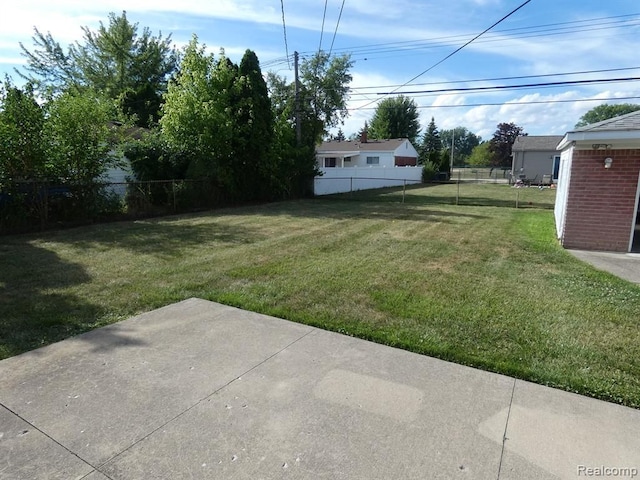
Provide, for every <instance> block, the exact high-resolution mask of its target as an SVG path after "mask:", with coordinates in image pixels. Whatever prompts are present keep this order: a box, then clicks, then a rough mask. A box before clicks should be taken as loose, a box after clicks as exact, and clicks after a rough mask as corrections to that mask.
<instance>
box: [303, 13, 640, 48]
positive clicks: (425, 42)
mask: <svg viewBox="0 0 640 480" xmlns="http://www.w3.org/2000/svg"><path fill="white" fill-rule="evenodd" d="M638 15H640V14H638V13H634V14H627V15H617V16H612V17H599V18H593V19H586V20H577V21H571V22H562V23H550V24H543V25H533V26H529V27H518V28H510V29H504V30H495V31H494V32H492V34H493V35H495V36H498V35H500V34H504V33H510V32H523V35H527V36H523V37H522V38H530V36H531V35H530V34H531V33H539V32H543V33H547V34H548V33H549V32H553V31H566V30H568V29H569V28H573V30H572V31H571V32H567V33H574V32H576V31H578V32H580V31H583V32H584V31H592V30H597V29H600V28H595V29H585V28H584V27H594V26H595V27H600V26H602V25H609V26H610V27H607V28H613V27H615V26H619V25H620V24H625V23H628V20H629V18H630V17H637V16H638ZM614 19H621V20H616V21H614V22H601V21H602V20H614ZM633 20H636V21H637V20H638V18H634V19H633ZM594 22H600V23H594ZM578 24H580V25H578ZM566 25H575V26H574V27H565V26H566ZM628 26H637V24H634V23H632V24H630V25H628ZM548 27H556V28H548ZM558 27H562V28H558ZM470 35H476V34H474V33H468V34H459V35H450V36H446V37H435V38H430V39H421V40H406V41H399V42H388V43H374V44H367V45H360V46H355V47H345V48H341V49H337V50H338V51H347V52H349V53H351V54H353V55H364V54H367V53H369V54H371V53H381V52H392V51H394V52H397V51H398V50H406V49H415V48H421V47H426V46H429V45H430V44H436V46H439V47H444V46H451V45H455V43H457V42H458V41H461V40H464V39H465V38H468V37H469V36H470ZM480 35H481V34H480ZM499 40H503V39H502V38H500V39H499ZM483 41H496V39H493V38H492V39H490V40H483ZM308 53H309V52H302V54H308Z"/></svg>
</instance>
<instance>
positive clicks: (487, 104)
mask: <svg viewBox="0 0 640 480" xmlns="http://www.w3.org/2000/svg"><path fill="white" fill-rule="evenodd" d="M637 99H640V96H625V97H610V98H576V99H573V100H527V101H523V102H511V101H507V102H498V103H490V102H481V103H465V104H457V105H416V108H420V109H426V108H471V107H508V106H510V105H540V104H553V103H574V102H608V101H613V100H637ZM376 108H377V107H355V108H347V110H348V111H354V110H375V109H376ZM398 108H400V107H398Z"/></svg>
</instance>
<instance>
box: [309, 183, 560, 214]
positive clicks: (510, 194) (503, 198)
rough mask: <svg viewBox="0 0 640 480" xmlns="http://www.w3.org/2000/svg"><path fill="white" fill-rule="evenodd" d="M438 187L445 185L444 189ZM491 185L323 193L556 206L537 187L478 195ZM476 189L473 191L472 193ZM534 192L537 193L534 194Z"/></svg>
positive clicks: (379, 199) (360, 198) (409, 201)
mask: <svg viewBox="0 0 640 480" xmlns="http://www.w3.org/2000/svg"><path fill="white" fill-rule="evenodd" d="M439 187H446V190H444V191H443V190H442V188H439ZM491 187H492V185H472V186H471V187H469V186H468V185H463V186H462V188H461V189H460V192H459V194H457V193H456V191H455V189H456V186H455V185H454V184H449V185H443V184H420V185H410V186H407V187H406V188H403V187H386V188H379V189H373V190H358V191H354V192H349V193H339V194H334V195H323V196H321V197H316V198H322V199H326V200H344V201H357V202H375V203H389V204H404V205H416V206H423V207H424V206H429V205H448V206H473V207H499V208H516V206H517V207H518V208H540V209H553V207H554V201H553V200H550V199H540V198H535V197H536V196H535V193H537V192H538V189H523V190H520V191H516V190H515V189H504V188H500V190H492V192H495V193H496V194H495V196H490V195H478V192H484V191H485V190H483V189H486V188H489V189H490V188H491ZM471 192H473V193H471ZM532 194H534V195H532Z"/></svg>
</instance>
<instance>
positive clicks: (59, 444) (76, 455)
mask: <svg viewBox="0 0 640 480" xmlns="http://www.w3.org/2000/svg"><path fill="white" fill-rule="evenodd" d="M0 407H2V408H4V409H6V410H7V411H9V412H11V413H12V414H13V415H15V416H16V417H17V418H19V419H20V420H22V421H23V422H24V423H26V424H27V425H29V426H30V427H31V428H33V429H34V430H35V431H37V432H40V433H41V434H42V435H44V436H45V437H46V438H48V439H49V440H51V441H52V442H53V443H55V444H56V445H58V446H59V447H60V448H62V449H63V450H65V451H66V452H68V453H70V454H71V455H73V456H74V457H76V458H77V459H78V460H80V461H81V462H82V463H84V464H85V465H87V466H88V467H91V469H92V471H91V472H89V473H87V475H84V476H83V477H82V478H84V477H86V476H88V475H90V474H91V473H93V471H95V470H97V468H96V467H95V466H94V465H92V464H91V463H89V462H88V461H87V460H85V459H84V458H82V457H81V456H80V455H78V454H77V453H76V452H74V451H73V450H71V449H69V448H68V447H67V446H65V445H63V444H62V443H60V442H59V441H58V440H56V439H55V438H53V437H52V436H51V435H49V434H48V433H47V432H45V431H44V430H42V429H41V428H38V427H37V426H36V425H34V424H33V423H31V422H30V421H29V420H27V419H26V418H24V417H23V416H22V415H20V414H19V413H17V412H15V411H13V410H12V409H11V408H9V407H8V406H6V405H5V404H4V403H2V402H0ZM107 478H110V477H108V476H107Z"/></svg>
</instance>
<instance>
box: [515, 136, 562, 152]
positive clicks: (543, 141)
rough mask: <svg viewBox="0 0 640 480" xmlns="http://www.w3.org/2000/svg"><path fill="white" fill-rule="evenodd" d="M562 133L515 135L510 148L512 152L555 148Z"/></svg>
mask: <svg viewBox="0 0 640 480" xmlns="http://www.w3.org/2000/svg"><path fill="white" fill-rule="evenodd" d="M562 137H563V136H562V135H538V136H536V135H525V136H520V137H517V138H516V140H515V141H514V142H513V146H512V147H511V150H512V151H514V152H529V151H547V150H555V149H556V146H557V145H558V143H560V140H562Z"/></svg>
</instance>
